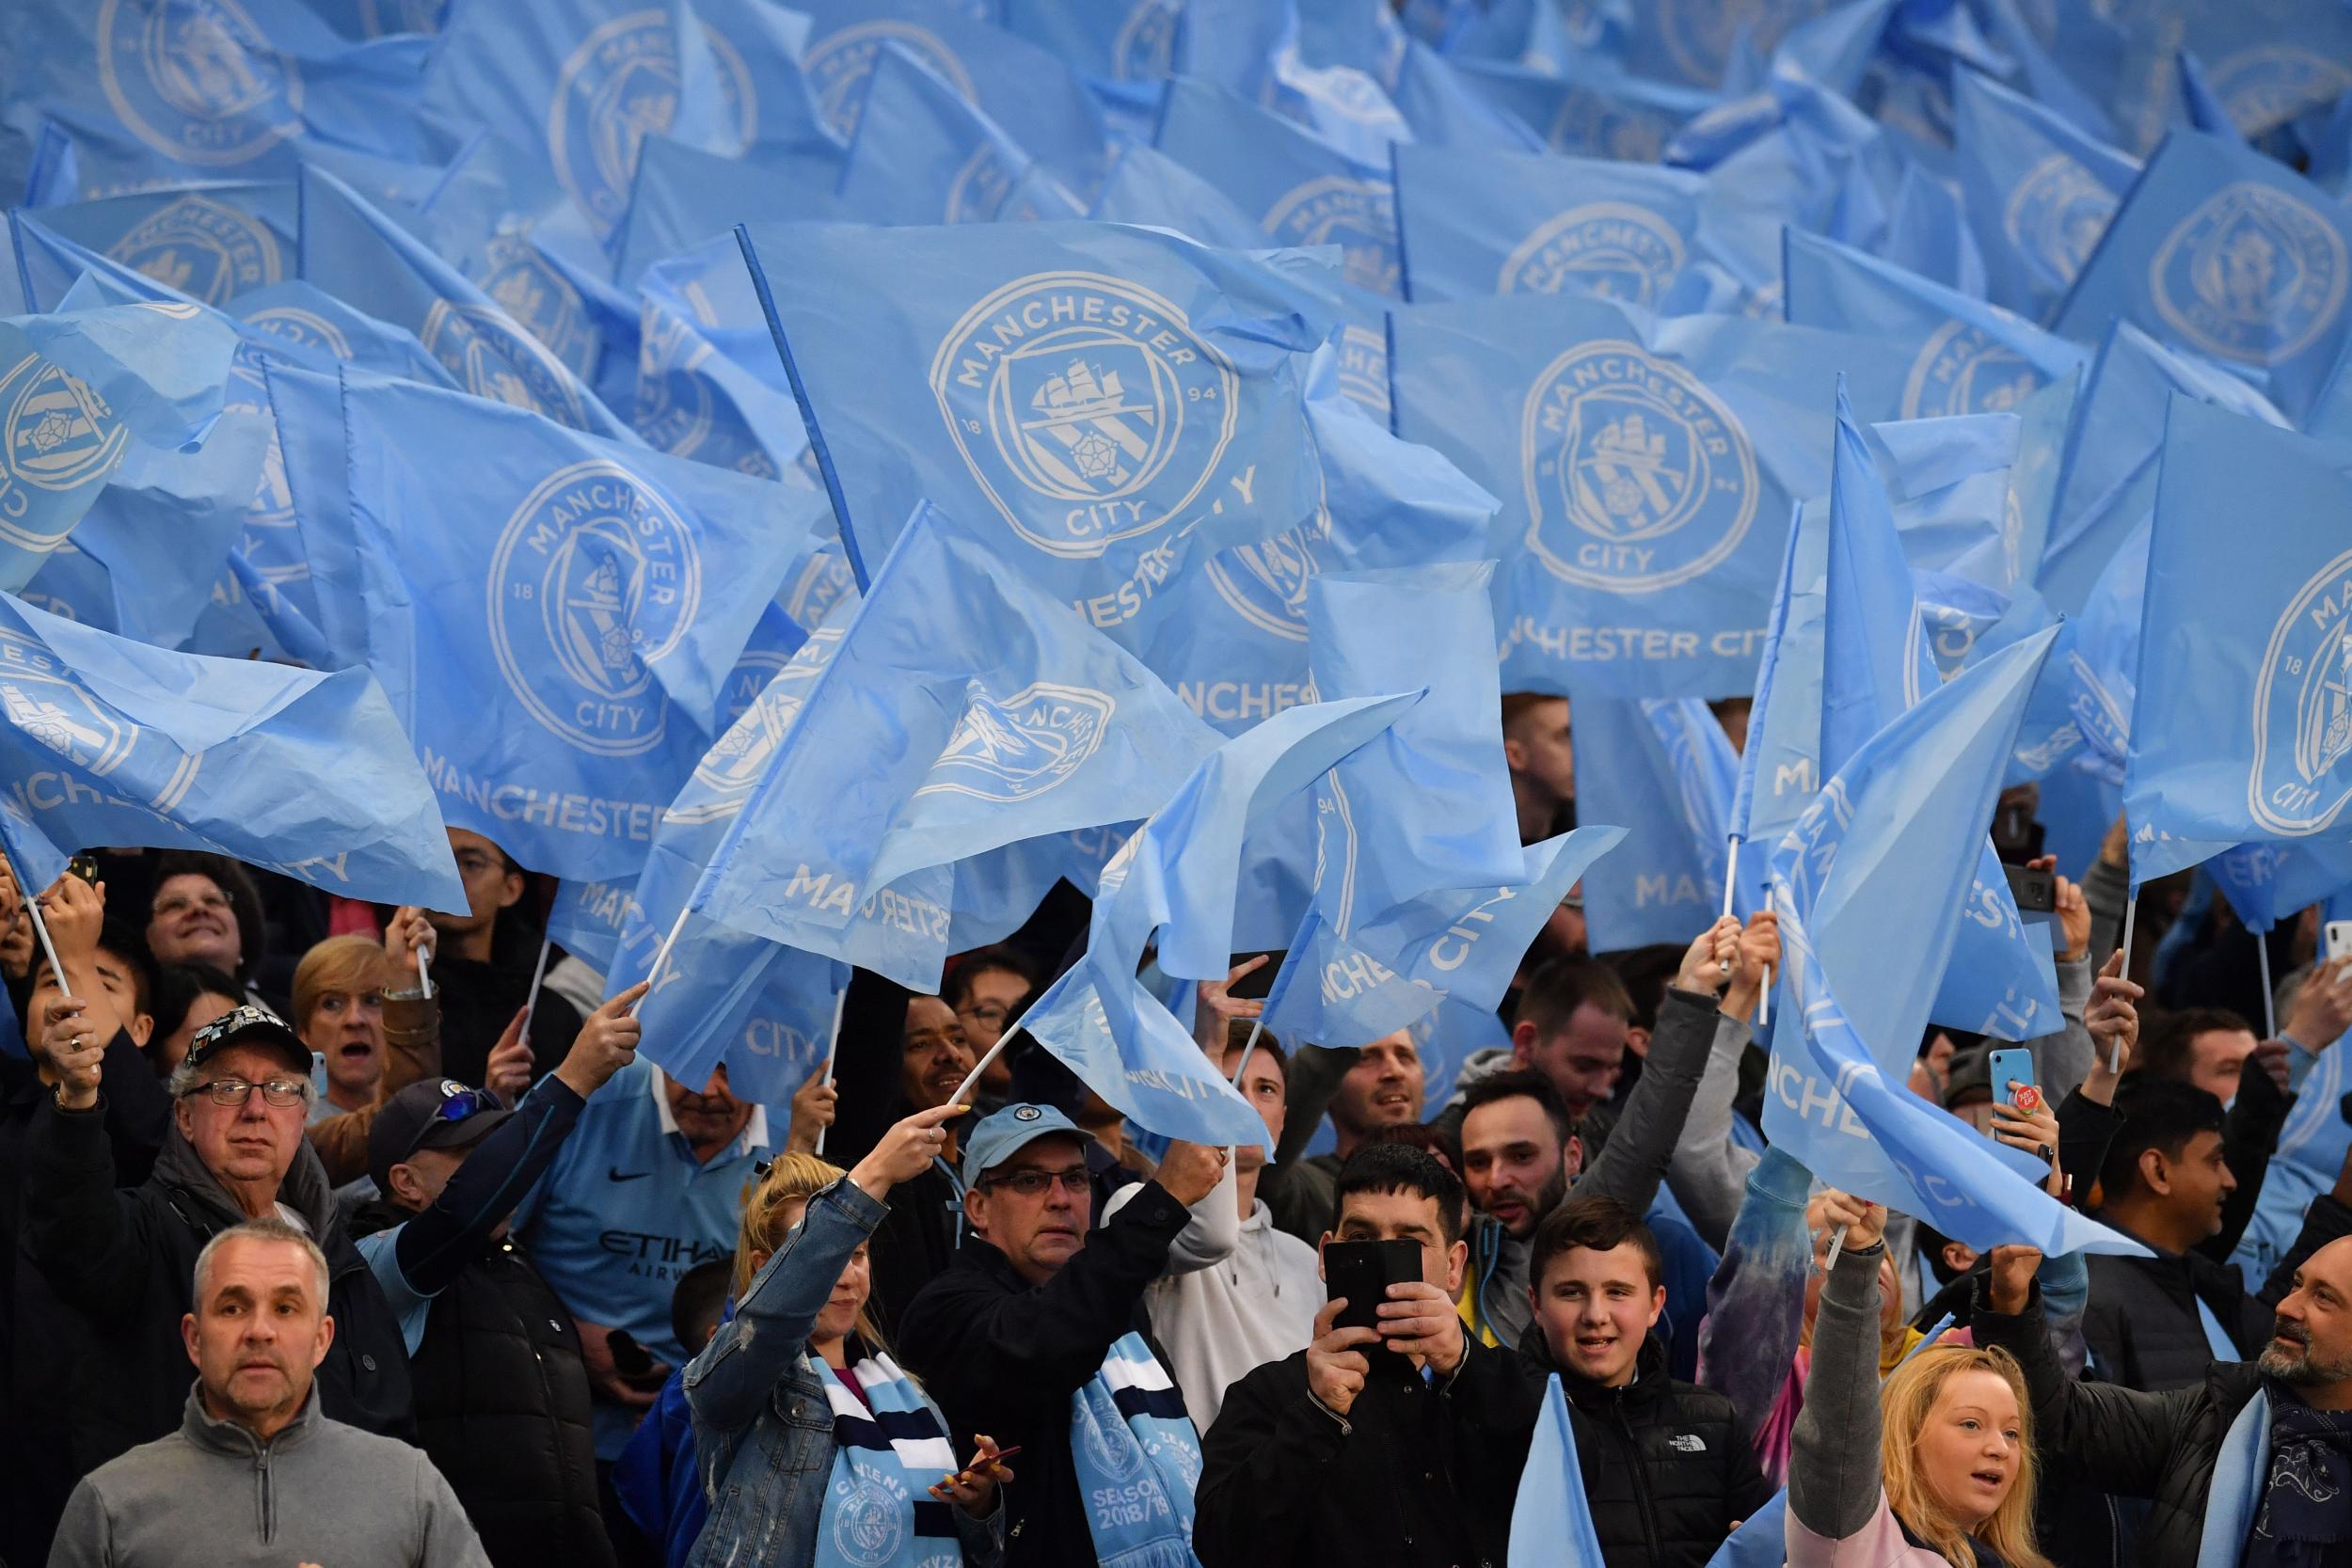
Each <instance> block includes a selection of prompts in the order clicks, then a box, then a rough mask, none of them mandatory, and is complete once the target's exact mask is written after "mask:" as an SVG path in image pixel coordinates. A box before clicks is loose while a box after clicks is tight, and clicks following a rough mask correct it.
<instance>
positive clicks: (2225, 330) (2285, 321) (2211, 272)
mask: <svg viewBox="0 0 2352 1568" xmlns="http://www.w3.org/2000/svg"><path fill="white" fill-rule="evenodd" d="M2344 261H2345V258H2344V236H2343V235H2341V234H2339V233H2338V232H2336V230H2335V228H2334V226H2333V225H2331V224H2329V223H2328V220H2327V219H2326V218H2324V217H2322V216H2321V215H2320V214H2317V213H2315V212H2313V211H2312V209H2311V208H2310V207H2308V206H2305V205H2304V204H2303V202H2302V201H2300V200H2298V199H2297V198H2295V197H2293V196H2291V195H2289V194H2288V193H2286V192H2285V191H2281V190H2276V189H2273V188H2272V187H2271V186H2268V185H2265V184H2260V183H2257V182H2253V181H2245V180H2241V181H2239V182H2236V183H2234V184H2229V185H2224V186H2222V187H2221V189H2219V190H2217V191H2216V192H2215V193H2214V194H2213V195H2211V196H2209V197H2207V198H2205V199H2204V201H2203V203H2202V204H2201V205H2200V206H2199V207H2198V209H2197V210H2196V211H2195V212H2193V213H2191V214H2189V215H2188V216H2187V217H2186V218H2185V219H2183V220H2182V222H2181V224H2180V226H2179V227H2178V228H2176V229H2174V230H2172V232H2171V233H2170V234H2169V235H2168V236H2167V237H2166V239H2165V242H2164V244H2162V245H2158V246H2157V247H2156V253H2155V256H2154V257H2153V259H2152V260H2151V261H2149V263H2148V291H2149V293H2150V295H2151V296H2152V297H2153V299H2154V301H2155V306H2156V310H2157V312H2158V313H2159V314H2160V315H2162V316H2163V317H2164V319H2165V322H2166V324H2167V325H2169V326H2170V327H2171V328H2172V329H2173V330H2174V331H2176V332H2178V333H2180V334H2181V336H2182V337H2183V338H2185V339H2186V340H2187V341H2188V342H2189V344H2190V345H2191V346H2192V347H2195V348H2200V349H2203V350H2205V351H2206V352H2207V353H2209V354H2217V355H2219V356H2222V357H2223V358H2225V359H2236V360H2239V361H2241V362H2244V363H2247V364H2254V365H2276V364H2280V363H2281V362H2283V361H2285V360H2288V359H2292V358H2294V357H2295V356H2296V355H2298V354H2300V353H2302V352H2303V351H2304V350H2305V349H2307V348H2309V347H2311V346H2312V343H2314V342H2316V341H2319V338H2320V336H2321V335H2322V334H2323V333H2325V332H2326V331H2327V330H2328V328H2329V327H2331V326H2333V325H2335V323H2336V320H2337V318H2338V317H2339V316H2341V315H2342V314H2343V313H2344Z"/></svg>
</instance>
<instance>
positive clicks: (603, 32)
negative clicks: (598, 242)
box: [524, 8, 758, 320]
mask: <svg viewBox="0 0 2352 1568" xmlns="http://www.w3.org/2000/svg"><path fill="white" fill-rule="evenodd" d="M674 26H675V21H674V19H673V18H672V17H671V15H670V13H669V12H668V11H666V10H663V9H660V8H655V9H650V10H642V11H631V12H629V13H628V15H626V16H616V17H614V18H612V20H611V21H610V22H607V23H605V24H603V25H601V26H599V27H597V28H596V30H595V31H593V32H591V33H590V34H589V35H588V36H587V37H586V38H584V39H582V40H580V45H579V47H578V48H576V49H574V50H573V51H572V52H571V54H570V55H568V56H566V57H565V59H564V65H563V69H562V70H561V71H559V72H558V73H557V76H556V84H555V95H554V97H553V98H552V99H551V100H549V102H548V161H549V162H550V163H552V164H553V166H554V167H555V175H556V178H557V179H558V180H560V181H562V182H563V184H564V190H566V191H567V192H569V193H570V194H571V198H572V199H573V200H574V201H576V202H577V203H579V205H580V212H581V213H582V214H585V215H586V217H587V219H588V221H589V224H590V226H591V227H592V228H594V229H595V230H596V232H597V233H598V234H599V235H602V234H605V233H609V232H610V231H611V230H612V227H613V226H614V225H615V224H617V223H619V222H620V220H621V218H622V216H623V214H626V213H627V212H628V202H629V188H630V184H631V182H633V181H634V180H635V178H636V175H637V156H638V153H639V152H640V151H641V150H643V149H644V145H645V138H646V137H647V136H652V135H661V134H662V133H664V132H666V131H668V130H669V129H670V127H671V126H672V125H674V124H675V123H676V121H677V112H678V101H679V95H680V93H681V92H682V91H683V88H682V87H681V85H680V82H679V72H678V58H677V39H676V37H675V34H674V33H673V31H672V28H673V27H674ZM703 36H704V39H705V41H706V42H707V44H708V45H709V47H710V54H711V64H712V67H713V69H714V70H715V71H716V72H717V75H718V79H719V89H720V91H721V93H722V94H723V98H724V103H725V107H726V109H727V110H728V112H729V119H730V120H731V121H732V124H731V126H730V128H731V129H732V130H733V131H734V132H735V134H736V136H737V138H738V139H739V140H740V141H742V142H749V141H751V140H752V139H753V135H754V132H755V129H756V125H757V119H758V111H757V108H756V105H755V101H754V99H753V96H752V87H751V78H750V74H749V72H748V71H746V70H745V68H744V65H743V59H742V56H741V55H739V54H738V53H737V51H736V49H735V47H734V45H733V44H731V43H729V42H728V41H727V40H726V39H725V38H724V37H723V36H722V35H720V34H718V33H716V32H713V31H712V30H711V29H710V28H708V27H707V26H706V27H705V28H704V29H703ZM524 319H525V320H528V319H529V318H528V317H525V318H524Z"/></svg>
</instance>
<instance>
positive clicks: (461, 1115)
mask: <svg viewBox="0 0 2352 1568" xmlns="http://www.w3.org/2000/svg"><path fill="white" fill-rule="evenodd" d="M505 1109H506V1104H505V1101H501V1100H500V1099H499V1097H498V1096H497V1095H494V1094H492V1093H491V1092H490V1091H489V1090H487V1089H469V1088H467V1087H466V1086H465V1085H462V1084H460V1083H458V1082H457V1081H456V1080H454V1079H443V1080H442V1081H441V1102H440V1103H439V1104H438V1105H436V1106H434V1107H433V1114H432V1115H431V1116H429V1117H425V1118H424V1124H423V1125H422V1126H421V1127H419V1128H418V1129H417V1135H416V1136H415V1137H413V1138H411V1139H409V1140H408V1147H407V1148H404V1149H402V1150H401V1151H400V1160H405V1159H407V1158H408V1156H410V1155H411V1154H414V1153H415V1152H416V1151H417V1149H418V1148H420V1147H421V1145H422V1144H423V1143H424V1135H425V1134H426V1133H427V1132H432V1131H433V1129H435V1128H436V1127H438V1126H441V1125H442V1124H443V1123H447V1124H448V1125H450V1126H452V1127H454V1126H455V1125H457V1124H458V1123H459V1122H461V1121H464V1120H466V1119H467V1118H468V1117H476V1116H480V1115H481V1114H482V1113H483V1112H485V1111H503V1110H505ZM400 1160H395V1161H393V1162H392V1164H400Z"/></svg>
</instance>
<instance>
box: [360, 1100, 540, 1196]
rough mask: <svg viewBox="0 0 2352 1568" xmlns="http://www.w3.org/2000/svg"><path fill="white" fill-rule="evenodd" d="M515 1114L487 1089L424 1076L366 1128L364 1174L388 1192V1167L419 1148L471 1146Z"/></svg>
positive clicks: (378, 1112) (389, 1184)
mask: <svg viewBox="0 0 2352 1568" xmlns="http://www.w3.org/2000/svg"><path fill="white" fill-rule="evenodd" d="M514 1114H515V1113H514V1112H513V1111H511V1110H509V1109H507V1107H506V1104H505V1102H504V1101H501V1100H500V1099H499V1097H498V1096H497V1095H495V1094H492V1093H491V1092H490V1091H489V1090H488V1089H474V1088H468V1087H467V1086H466V1085H463V1084H461V1083H459V1082H458V1081H457V1080H456V1079H454V1078H427V1079H425V1080H423V1081H422V1082H421V1083H415V1084H411V1085H408V1086H407V1087H406V1088H405V1089H403V1090H401V1091H400V1092H399V1093H398V1094H396V1095H394V1096H392V1098H391V1099H389V1100H388V1101H385V1102H384V1103H383V1105H382V1106H380V1107H379V1108H378V1109H377V1111H376V1113H375V1124H374V1125H373V1126H372V1127H370V1128H369V1129H368V1175H369V1176H370V1177H372V1178H373V1179H374V1181H375V1186H376V1190H377V1191H378V1192H380V1193H383V1194H384V1195H385V1196H390V1195H391V1191H392V1182H391V1170H392V1167H393V1166H394V1165H397V1164H400V1163H401V1162H402V1161H403V1160H405V1159H407V1158H408V1156H410V1155H411V1154H414V1153H415V1152H416V1151H417V1150H419V1149H421V1148H472V1147H473V1146H474V1145H476V1144H478V1143H480V1142H481V1141H482V1140H483V1139H485V1138H486V1137H488V1136H489V1135H490V1133H491V1132H492V1131H493V1130H494V1129H495V1128H496V1127H497V1126H498V1124H499V1123H500V1122H502V1121H504V1120H505V1119H506V1118H507V1117H511V1116H513V1115H514Z"/></svg>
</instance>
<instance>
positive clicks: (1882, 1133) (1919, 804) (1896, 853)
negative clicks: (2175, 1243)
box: [1764, 630, 2141, 1256]
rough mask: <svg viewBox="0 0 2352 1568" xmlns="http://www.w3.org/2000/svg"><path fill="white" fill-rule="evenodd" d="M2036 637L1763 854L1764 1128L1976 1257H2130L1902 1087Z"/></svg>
mask: <svg viewBox="0 0 2352 1568" xmlns="http://www.w3.org/2000/svg"><path fill="white" fill-rule="evenodd" d="M2054 636H2055V633H2054V632H2052V631H2047V630H2045V631H2042V632H2041V633H2038V634H2036V635H2035V636H2034V637H2032V638H2029V639H2027V640H2026V641H2022V642H2018V643H2014V644H2012V645H2011V646H2010V647H2008V648H2004V649H2003V650H2001V651H2000V652H1999V653H1997V654H1995V655H1994V656H1993V657H1991V658H1988V659H1987V660H1985V662H1984V663H1982V664H1981V665H1979V666H1978V667H1977V668H1976V669H1974V670H1971V671H1969V672H1967V673H1964V674H1963V675H1961V676H1960V677H1959V678H1958V679H1957V680H1954V681H1953V682H1951V683H1950V684H1949V685H1947V686H1945V687H1942V688H1940V689H1937V691H1935V692H1934V693H1933V694H1932V695H1931V696H1930V697H1929V698H1928V699H1927V700H1926V701H1924V702H1922V703H1921V704H1919V705H1917V706H1916V707H1914V708H1912V709H1910V710H1909V711H1908V712H1906V713H1904V714H1902V715H1901V716H1899V718H1897V719H1896V720H1895V721H1893V722H1892V723H1890V724H1888V725H1887V727H1886V728H1885V729H1883V730H1882V731H1880V732H1879V734H1877V735H1876V736H1872V737H1871V739H1870V741H1869V743H1868V744H1867V745H1866V746H1865V747H1864V748H1863V749H1862V751H1861V752H1859V753H1857V754H1856V755H1855V756H1854V757H1853V758H1852V759H1851V761H1850V762H1849V763H1848V765H1847V766H1846V768H1844V769H1842V770H1841V771H1840V772H1839V773H1838V774H1837V776H1836V777H1835V778H1833V779H1832V780H1831V781H1830V784H1829V785H1828V786H1827V787H1826V788H1824V789H1823V790H1822V791H1821V793H1820V796H1819V797H1818V798H1817V800H1815V802H1814V804H1813V805H1812V806H1810V807H1808V808H1807V809H1806V811H1805V815H1804V816H1803V817H1801V818H1800V819H1799V820H1798V823H1797V825H1796V827H1794V828H1793V829H1791V830H1790V831H1789V832H1788V836H1787V837H1785V838H1784V839H1782V840H1781V842H1780V845H1779V846H1778V847H1776V848H1775V849H1774V850H1773V852H1772V908H1773V909H1774V910H1775V911H1778V913H1779V915H1780V935H1781V943H1782V947H1783V950H1784V952H1785V953H1786V954H1787V968H1786V970H1785V971H1784V975H1785V977H1784V979H1783V981H1782V985H1781V997H1782V1002H1781V1010H1782V1013H1783V1016H1784V1017H1785V1018H1788V1019H1789V1020H1791V1021H1793V1022H1795V1023H1796V1024H1797V1027H1795V1028H1790V1029H1784V1030H1782V1031H1780V1032H1779V1033H1778V1034H1777V1035H1776V1036H1775V1037H1774V1041H1773V1045H1774V1050H1773V1053H1772V1071H1771V1078H1770V1083H1769V1087H1768V1090H1767V1092H1766V1095H1765V1101H1764V1135H1765V1136H1766V1137H1768V1138H1770V1139H1771V1140H1772V1143H1773V1145H1774V1147H1776V1148H1787V1149H1788V1150H1789V1151H1790V1152H1791V1153H1793V1154H1795V1155H1796V1156H1797V1158H1798V1159H1799V1160H1801V1161H1803V1162H1804V1165H1805V1168H1807V1169H1808V1170H1810V1171H1812V1172H1813V1173H1814V1174H1815V1175H1816V1176H1817V1177H1819V1178H1820V1180H1823V1181H1825V1182H1828V1183H1830V1184H1831V1185H1834V1186H1836V1187H1840V1188H1843V1189H1844V1190H1846V1191H1848V1192H1851V1193H1854V1194H1857V1195H1859V1196H1863V1197H1867V1198H1869V1199H1872V1200H1874V1201H1876V1202H1881V1203H1884V1204H1886V1205H1887V1206H1888V1207H1889V1208H1891V1209H1896V1210H1899V1211H1900V1212H1903V1213H1907V1214H1915V1215H1917V1216H1918V1217H1919V1218H1920V1219H1922V1220H1924V1221H1926V1222H1927V1223H1928V1224H1930V1225H1931V1226H1933V1227H1935V1228H1936V1229H1937V1230H1939V1231H1941V1232H1943V1233H1944V1234H1945V1235H1947V1236H1950V1237H1952V1238H1954V1239H1955V1240H1959V1241H1963V1242H1966V1243H1968V1244H1969V1245H1970V1246H1973V1247H1977V1248H1979V1249H1980V1250H1990V1249H1991V1248H1992V1247H1994V1246H1995V1245H1999V1244H2003V1243H2025V1244H2027V1245H2030V1246H2035V1247H2039V1248H2041V1249H2042V1251H2044V1252H2047V1253H2050V1254H2052V1255H2058V1254H2063V1253H2069V1252H2076V1251H2099V1252H2122V1253H2127V1254H2131V1255H2134V1256H2137V1255H2138V1254H2139V1253H2140V1252H2141V1248H2140V1247H2139V1245H2138V1243H2133V1242H2128V1241H2126V1240H2124V1239H2123V1238H2122V1237H2121V1236H2119V1235H2117V1234H2116V1233H2115V1232H2114V1231H2111V1230H2109V1229H2107V1228H2106V1227H2105V1226H2102V1225H2099V1224H2097V1223H2096V1222H2094V1221H2092V1220H2090V1219H2088V1218H2086V1217H2084V1216H2083V1215H2081V1214H2080V1213H2078V1212H2076V1211H2074V1210H2072V1209H2069V1208H2067V1207H2065V1206H2064V1205H2062V1204H2060V1203H2058V1201H2057V1200H2056V1199H2054V1198H2052V1197H2050V1196H2048V1195H2047V1194H2045V1193H2043V1192H2042V1190H2041V1187H2040V1185H2039V1178H2040V1176H2041V1175H2042V1174H2044V1170H2043V1166H2042V1163H2041V1162H2040V1161H2038V1160H2036V1159H2034V1158H2033V1157H2032V1156H2031V1155H2029V1154H2026V1153H2025V1152H2024V1151H2023V1150H2017V1149H2010V1148H2005V1147H2003V1146H2001V1145H1998V1144H1995V1143H1994V1142H1993V1141H1992V1140H1990V1139H1988V1138H1986V1137H1984V1136H1983V1135H1982V1134H1981V1133H1978V1132H1973V1131H1971V1130H1970V1129H1969V1128H1968V1127H1967V1126H1966V1125H1965V1124H1963V1122H1961V1121H1960V1120H1958V1119H1957V1118H1956V1117H1950V1116H1947V1115H1946V1114H1945V1113H1943V1112H1942V1111H1940V1110H1938V1109H1936V1108H1935V1107H1934V1106H1932V1105H1931V1104H1929V1103H1928V1102H1926V1101H1923V1100H1921V1099H1920V1098H1919V1097H1918V1096H1916V1095H1915V1094H1912V1093H1911V1092H1910V1091H1909V1090H1908V1089H1906V1088H1905V1087H1904V1086H1903V1083H1904V1079H1905V1076H1906V1075H1907V1074H1908V1073H1909V1071H1910V1069H1911V1065H1912V1058H1913V1056H1914V1055H1915V1053H1916V1051H1917V1047H1918V1042H1919V1038H1920V1035H1921V1032H1922V1030H1923V1028H1924V1026H1925V1024H1926V1023H1927V1020H1928V1010H1929V1008H1928V998H1929V996H1930V994H1931V989H1932V983H1933V976H1934V975H1935V974H1938V973H1939V972H1940V971H1941V970H1942V969H1943V968H1944V966H1945V963H1946V960H1947V958H1949V957H1950V955H1951V952H1952V944H1953V941H1954V939H1955V937H1956V936H1957V935H1958V932H1959V928H1960V927H1961V925H1962V922H1963V897H1964V894H1965V889H1966V886H1967V882H1968V879H1969V877H1970V874H1971V867H1972V865H1973V863H1974V862H1975V861H1976V859H1977V858H1978V855H1979V845H1980V844H1981V842H1982V840H1981V837H1980V832H1981V830H1980V827H1979V824H1981V823H1982V822H1984V821H1985V820H1986V819H1987V817H1988V816H1989V815H1990V814H1991V812H1992V809H1993V802H1994V798H1995V796H1996V795H1997V794H1998V792H1999V788H2000V777H2001V769H2002V765H2003V761H2004V759H2005V758H2006V756H2007V755H2008V752H2009V750H2010V744H2011V740H2012V737H2013V736H2014V735H2015V732H2016V727H2017V720H2018V716H2019V714H2020V713H2021V712H2022V711H2023V709H2024V705H2025V700H2026V691H2027V689H2029V688H2030V687H2031V686H2032V684H2033V680H2034V677H2035V674H2036V673H2037V671H2038V669H2039V667H2040V665H2041V663H2042V659H2043V658H2044V657H2046V656H2047V654H2048V652H2049V648H2050V643H2051V641H2052V639H2053V637H2054Z"/></svg>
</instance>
